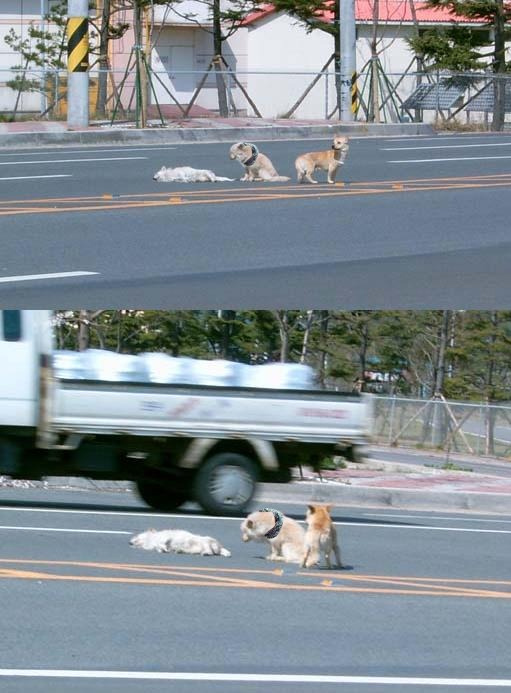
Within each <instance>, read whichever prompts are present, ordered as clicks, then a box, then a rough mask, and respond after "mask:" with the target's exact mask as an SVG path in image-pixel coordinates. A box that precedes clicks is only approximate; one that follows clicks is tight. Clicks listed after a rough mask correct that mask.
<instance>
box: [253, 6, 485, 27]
mask: <svg viewBox="0 0 511 693" xmlns="http://www.w3.org/2000/svg"><path fill="white" fill-rule="evenodd" d="M341 2H342V0H341ZM373 9H374V0H355V19H356V21H357V22H372V21H373ZM274 11H275V9H274V7H273V5H271V4H268V5H262V6H261V10H260V11H256V12H252V13H251V14H249V15H248V17H247V18H246V20H245V22H244V24H251V23H252V22H255V21H257V20H258V19H261V18H262V17H267V16H268V15H270V14H273V12H274ZM415 13H416V15H417V21H418V22H419V23H420V24H444V23H447V22H452V21H458V22H466V23H474V22H471V20H470V19H468V18H467V17H460V16H456V15H455V14H453V13H451V12H448V11H447V10H445V9H431V8H428V7H426V2H425V0H415ZM378 15H379V17H378V20H379V22H392V23H394V22H396V23H400V22H409V23H411V22H412V21H413V18H412V11H411V8H410V2H409V0H379V4H378ZM322 19H324V20H332V19H333V13H332V12H328V11H326V12H323V14H322Z"/></svg>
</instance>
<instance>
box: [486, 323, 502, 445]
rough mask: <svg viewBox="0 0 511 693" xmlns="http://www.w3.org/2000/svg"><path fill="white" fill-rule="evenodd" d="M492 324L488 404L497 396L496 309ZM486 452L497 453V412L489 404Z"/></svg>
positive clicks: (487, 392)
mask: <svg viewBox="0 0 511 693" xmlns="http://www.w3.org/2000/svg"><path fill="white" fill-rule="evenodd" d="M490 320H491V324H492V328H493V330H492V333H491V336H490V345H489V354H488V366H487V374H486V404H488V405H490V404H491V403H492V402H493V400H494V398H495V391H494V383H493V381H494V375H495V343H496V341H497V329H498V324H499V317H498V314H497V312H496V311H494V310H493V311H492V312H491V316H490ZM485 429H486V430H485V454H486V455H494V454H495V412H494V410H493V409H492V408H491V407H490V406H488V407H487V409H486V426H485Z"/></svg>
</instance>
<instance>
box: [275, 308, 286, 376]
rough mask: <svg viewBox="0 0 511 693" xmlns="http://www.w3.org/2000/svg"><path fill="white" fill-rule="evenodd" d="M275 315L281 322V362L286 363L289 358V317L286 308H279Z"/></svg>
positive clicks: (279, 322)
mask: <svg viewBox="0 0 511 693" xmlns="http://www.w3.org/2000/svg"><path fill="white" fill-rule="evenodd" d="M275 315H276V317H277V322H278V324H279V335H280V362H281V363H286V362H287V361H288V359H289V318H288V314H287V311H286V310H277V311H276V312H275Z"/></svg>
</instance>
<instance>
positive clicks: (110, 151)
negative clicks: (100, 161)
mask: <svg viewBox="0 0 511 693" xmlns="http://www.w3.org/2000/svg"><path fill="white" fill-rule="evenodd" d="M156 148H158V150H161V151H169V150H171V149H177V147H162V146H160V145H158V144H155V145H153V146H152V147H151V146H149V145H148V146H147V147H129V146H126V147H123V148H120V149H93V148H91V147H88V146H86V148H84V149H74V150H73V149H65V150H64V151H65V152H66V154H84V153H87V154H91V153H92V154H114V153H116V152H123V153H129V152H150V151H154V149H156ZM44 153H45V154H46V155H48V154H52V151H51V150H48V149H45V151H44ZM54 153H55V154H57V153H58V154H62V149H61V150H59V151H58V152H54ZM8 156H34V152H33V151H30V152H26V153H25V152H21V151H17V152H15V153H14V154H7V153H5V152H2V153H0V157H2V158H3V157H8Z"/></svg>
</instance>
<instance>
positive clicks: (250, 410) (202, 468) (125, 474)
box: [0, 310, 372, 515]
mask: <svg viewBox="0 0 511 693" xmlns="http://www.w3.org/2000/svg"><path fill="white" fill-rule="evenodd" d="M52 320H53V315H52V313H51V311H43V310H34V311H31V310H2V311H0V474H4V475H9V476H11V477H13V478H21V479H40V478H43V477H47V476H63V475H64V476H83V477H88V478H94V479H122V480H131V481H133V482H135V484H136V486H137V489H138V492H139V494H140V496H141V497H142V499H143V500H144V501H145V502H146V503H148V504H149V505H151V506H152V507H154V508H157V509H160V510H164V511H170V510H173V509H175V508H177V507H178V506H179V505H181V504H183V503H184V502H186V501H188V500H194V501H196V502H197V503H199V505H200V506H202V508H203V509H204V510H205V511H207V512H209V513H211V514H230V515H235V514H240V513H242V512H244V511H245V509H246V507H247V505H248V504H249V502H250V500H251V498H252V496H253V494H254V492H255V490H256V485H257V482H258V481H259V480H260V481H267V482H278V483H285V482H288V481H290V479H291V469H292V468H293V467H297V466H298V465H311V466H317V465H318V464H319V463H320V461H321V460H322V459H323V458H324V457H325V456H328V455H334V454H343V455H345V456H346V457H347V458H348V459H360V458H361V456H362V455H363V454H364V447H365V446H367V444H368V442H369V435H370V428H371V422H372V402H371V399H370V397H369V396H365V395H359V394H344V393H339V392H336V391H327V390H291V389H274V388H255V387H222V386H221V387H218V386H209V385H192V384H189V383H188V384H179V383H174V384H162V383H153V382H118V381H111V380H102V381H98V380H87V379H73V378H72V377H68V376H66V377H64V378H58V377H57V375H56V372H55V369H54V354H55V351H54V338H53V322H52Z"/></svg>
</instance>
